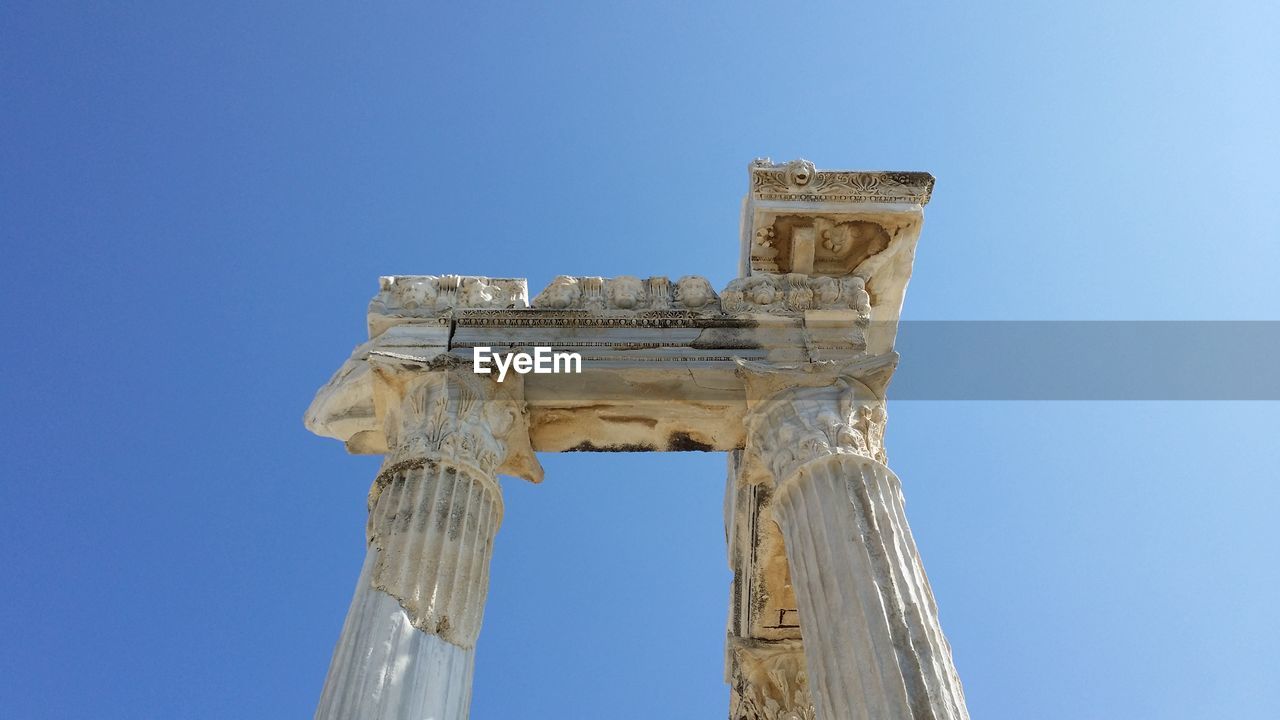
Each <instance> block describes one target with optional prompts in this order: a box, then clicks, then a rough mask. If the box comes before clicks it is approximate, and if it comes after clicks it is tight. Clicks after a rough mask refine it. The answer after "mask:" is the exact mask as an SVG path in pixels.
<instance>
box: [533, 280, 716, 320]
mask: <svg viewBox="0 0 1280 720" xmlns="http://www.w3.org/2000/svg"><path fill="white" fill-rule="evenodd" d="M533 307H534V308H537V309H542V310H588V311H594V312H637V311H645V310H681V311H688V312H693V313H699V314H703V313H716V312H718V311H719V308H720V305H719V297H718V296H717V295H716V291H715V290H714V289H713V288H712V287H711V283H710V282H708V281H707V279H706V278H704V277H700V276H697V275H686V276H684V277H682V278H680V279H679V280H677V281H676V282H675V283H672V282H671V281H670V280H668V279H667V278H666V277H663V276H654V277H650V278H647V279H644V280H641V279H640V278H638V277H635V276H632V275H619V276H618V277H614V278H602V277H575V276H572V275H560V276H558V277H557V278H556V279H555V280H553V281H552V282H551V284H550V285H548V286H547V288H546V289H545V290H543V291H542V292H540V293H538V295H537V297H535V298H534V299H533Z"/></svg>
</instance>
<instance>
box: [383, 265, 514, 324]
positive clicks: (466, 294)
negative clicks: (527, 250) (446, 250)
mask: <svg viewBox="0 0 1280 720" xmlns="http://www.w3.org/2000/svg"><path fill="white" fill-rule="evenodd" d="M379 288H380V291H379V293H378V294H377V295H376V296H374V298H373V301H372V302H370V304H369V314H370V315H395V316H400V317H432V316H436V315H440V314H442V313H445V312H447V311H449V310H451V309H453V308H483V309H494V310H504V309H510V308H523V307H528V305H529V303H528V300H527V298H528V286H527V284H526V282H525V280H524V279H522V278H488V277H483V276H478V275H440V276H436V275H390V276H386V277H383V278H380V280H379Z"/></svg>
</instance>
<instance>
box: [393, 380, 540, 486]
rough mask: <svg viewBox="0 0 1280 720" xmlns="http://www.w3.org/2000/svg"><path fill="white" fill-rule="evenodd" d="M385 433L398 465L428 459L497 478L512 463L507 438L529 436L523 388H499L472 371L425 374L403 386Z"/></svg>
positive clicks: (394, 461)
mask: <svg viewBox="0 0 1280 720" xmlns="http://www.w3.org/2000/svg"><path fill="white" fill-rule="evenodd" d="M396 387H397V388H398V389H399V395H398V401H396V399H395V398H394V397H393V399H392V401H391V402H388V403H387V408H386V417H385V418H384V421H383V423H384V428H385V431H386V433H387V447H388V448H390V450H391V452H390V453H389V454H388V456H387V463H388V464H389V465H394V464H396V463H400V462H405V461H407V460H411V459H416V458H429V459H431V460H433V461H436V462H440V463H443V464H446V465H452V466H470V467H473V468H475V469H477V470H479V471H480V472H481V473H483V474H484V475H486V476H489V477H492V476H493V475H494V473H495V472H496V471H497V468H498V467H499V466H500V465H501V464H502V463H503V461H504V460H505V459H506V457H507V452H508V448H507V441H508V436H509V435H511V434H512V433H513V431H515V432H523V431H524V423H525V417H524V407H523V402H522V401H521V399H520V397H519V394H518V392H519V388H518V382H517V383H516V384H512V385H511V386H510V387H506V386H502V385H498V384H497V383H495V382H493V381H492V380H491V379H489V378H488V377H487V376H480V375H476V374H475V373H472V372H469V371H467V370H451V371H437V372H422V373H417V374H415V375H412V376H409V378H408V379H407V380H405V381H403V384H398V385H396Z"/></svg>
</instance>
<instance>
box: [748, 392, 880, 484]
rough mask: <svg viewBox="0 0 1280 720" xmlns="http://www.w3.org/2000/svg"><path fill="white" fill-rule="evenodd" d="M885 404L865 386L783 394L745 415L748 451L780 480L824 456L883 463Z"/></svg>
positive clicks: (775, 396)
mask: <svg viewBox="0 0 1280 720" xmlns="http://www.w3.org/2000/svg"><path fill="white" fill-rule="evenodd" d="M886 419H887V418H886V415H885V410H884V403H883V402H882V401H880V400H878V399H876V398H875V397H874V396H873V395H872V394H871V393H870V391H869V390H867V388H866V387H865V386H864V385H862V384H861V383H859V382H857V381H855V380H850V379H845V378H840V379H837V380H836V381H835V382H833V383H832V384H830V385H824V386H818V387H801V388H794V389H787V390H783V391H781V392H779V393H777V394H776V395H774V396H773V397H771V398H768V399H766V400H764V401H763V402H760V403H756V404H754V406H753V407H752V410H751V412H750V414H749V415H748V417H747V433H748V441H747V442H748V447H750V448H752V450H753V451H754V452H756V453H757V454H758V456H759V457H760V459H761V460H762V461H763V462H764V464H765V466H766V467H767V468H769V470H770V471H771V472H772V473H773V478H774V480H775V481H776V482H779V483H780V482H782V481H783V480H785V479H786V478H788V477H790V476H791V475H792V473H794V472H795V471H796V469H797V468H799V467H800V466H801V465H804V464H805V463H807V462H809V461H810V460H814V459H816V458H819V457H822V456H824V455H836V454H842V453H847V454H853V455H861V456H862V457H866V458H870V459H872V460H876V461H877V462H880V463H884V462H885V461H886V458H885V453H884V426H885V421H886Z"/></svg>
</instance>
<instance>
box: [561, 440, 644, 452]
mask: <svg viewBox="0 0 1280 720" xmlns="http://www.w3.org/2000/svg"><path fill="white" fill-rule="evenodd" d="M656 449H657V448H655V447H654V446H652V445H641V444H639V443H623V444H621V445H596V444H595V443H593V442H591V441H590V440H583V441H582V442H580V443H578V444H577V445H574V446H573V447H571V448H569V449H568V450H565V452H653V451H654V450H656Z"/></svg>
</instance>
